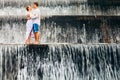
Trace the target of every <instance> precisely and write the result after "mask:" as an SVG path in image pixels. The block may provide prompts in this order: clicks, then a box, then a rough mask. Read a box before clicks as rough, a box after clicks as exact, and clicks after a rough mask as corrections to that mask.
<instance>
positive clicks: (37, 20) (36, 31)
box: [30, 2, 41, 44]
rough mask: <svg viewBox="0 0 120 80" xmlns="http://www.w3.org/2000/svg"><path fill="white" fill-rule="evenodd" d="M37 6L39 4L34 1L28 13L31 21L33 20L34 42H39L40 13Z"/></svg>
mask: <svg viewBox="0 0 120 80" xmlns="http://www.w3.org/2000/svg"><path fill="white" fill-rule="evenodd" d="M38 6H39V5H38V3H37V2H34V4H33V10H32V14H30V18H31V19H32V22H33V32H34V35H35V43H34V44H39V38H40V33H39V27H40V16H41V15H40V10H39V8H38Z"/></svg>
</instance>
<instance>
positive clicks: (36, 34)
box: [34, 32, 40, 44]
mask: <svg viewBox="0 0 120 80" xmlns="http://www.w3.org/2000/svg"><path fill="white" fill-rule="evenodd" d="M34 34H35V43H34V44H38V43H39V36H40V35H39V32H35V33H34Z"/></svg>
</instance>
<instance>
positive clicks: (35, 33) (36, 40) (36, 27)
mask: <svg viewBox="0 0 120 80" xmlns="http://www.w3.org/2000/svg"><path fill="white" fill-rule="evenodd" d="M33 31H34V35H35V43H34V44H39V38H40V34H39V25H38V24H33Z"/></svg>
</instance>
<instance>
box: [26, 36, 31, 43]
mask: <svg viewBox="0 0 120 80" xmlns="http://www.w3.org/2000/svg"><path fill="white" fill-rule="evenodd" d="M30 38H31V37H30V36H29V37H28V39H27V40H26V44H30Z"/></svg>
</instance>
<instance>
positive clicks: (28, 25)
mask: <svg viewBox="0 0 120 80" xmlns="http://www.w3.org/2000/svg"><path fill="white" fill-rule="evenodd" d="M26 10H27V15H26V17H27V23H26V44H30V39H31V37H34V34H33V29H32V28H33V22H32V19H30V15H31V12H32V7H31V6H27V7H26Z"/></svg>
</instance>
